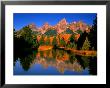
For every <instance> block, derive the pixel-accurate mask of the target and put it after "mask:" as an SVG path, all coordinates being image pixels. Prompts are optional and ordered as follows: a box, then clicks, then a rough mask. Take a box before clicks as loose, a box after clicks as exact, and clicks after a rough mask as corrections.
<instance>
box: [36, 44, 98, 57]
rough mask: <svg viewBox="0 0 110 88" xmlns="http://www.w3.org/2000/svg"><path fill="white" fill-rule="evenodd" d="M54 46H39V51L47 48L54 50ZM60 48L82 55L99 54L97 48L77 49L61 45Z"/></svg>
mask: <svg viewBox="0 0 110 88" xmlns="http://www.w3.org/2000/svg"><path fill="white" fill-rule="evenodd" d="M52 49H53V46H47V45H43V46H39V48H38V51H46V50H52ZM58 49H63V50H66V51H71V52H72V53H74V54H76V55H81V56H97V51H95V50H76V49H74V48H65V47H59V48H58Z"/></svg>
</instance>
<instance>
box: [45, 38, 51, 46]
mask: <svg viewBox="0 0 110 88" xmlns="http://www.w3.org/2000/svg"><path fill="white" fill-rule="evenodd" d="M45 44H46V45H50V39H49V37H48V38H47V40H46V42H45Z"/></svg>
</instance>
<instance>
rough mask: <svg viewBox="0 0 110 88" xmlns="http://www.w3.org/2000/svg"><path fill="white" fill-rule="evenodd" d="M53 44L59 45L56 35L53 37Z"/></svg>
mask: <svg viewBox="0 0 110 88" xmlns="http://www.w3.org/2000/svg"><path fill="white" fill-rule="evenodd" d="M52 45H53V46H56V45H57V39H56V37H54V38H53V41H52Z"/></svg>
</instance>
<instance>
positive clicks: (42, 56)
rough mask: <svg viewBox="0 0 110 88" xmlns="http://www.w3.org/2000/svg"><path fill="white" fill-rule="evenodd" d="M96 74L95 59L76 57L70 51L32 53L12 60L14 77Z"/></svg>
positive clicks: (92, 57)
mask: <svg viewBox="0 0 110 88" xmlns="http://www.w3.org/2000/svg"><path fill="white" fill-rule="evenodd" d="M96 74H97V57H94V56H91V57H90V56H89V57H88V56H78V55H75V54H74V53H72V52H70V51H64V50H58V49H56V50H54V49H53V50H48V51H38V52H37V51H32V53H23V55H18V56H17V57H15V58H14V75H96Z"/></svg>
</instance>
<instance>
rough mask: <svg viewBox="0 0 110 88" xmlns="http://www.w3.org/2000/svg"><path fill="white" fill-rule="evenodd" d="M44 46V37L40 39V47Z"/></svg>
mask: <svg viewBox="0 0 110 88" xmlns="http://www.w3.org/2000/svg"><path fill="white" fill-rule="evenodd" d="M43 44H44V37H43V36H41V39H40V41H39V45H43Z"/></svg>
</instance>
